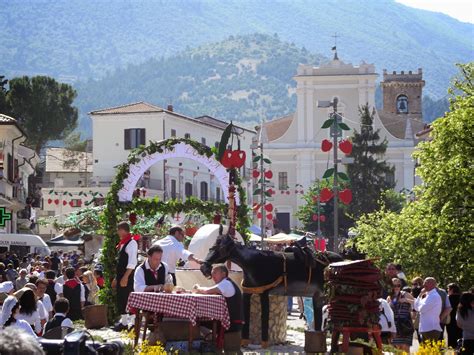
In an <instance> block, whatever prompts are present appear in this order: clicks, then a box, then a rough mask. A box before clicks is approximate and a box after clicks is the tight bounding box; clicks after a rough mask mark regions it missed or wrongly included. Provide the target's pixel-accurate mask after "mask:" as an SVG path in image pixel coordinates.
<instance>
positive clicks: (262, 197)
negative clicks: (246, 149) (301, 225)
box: [258, 125, 267, 249]
mask: <svg viewBox="0 0 474 355" xmlns="http://www.w3.org/2000/svg"><path fill="white" fill-rule="evenodd" d="M262 126H263V125H262ZM261 129H263V127H262V128H261ZM258 147H259V148H260V180H261V181H262V184H261V185H260V214H261V215H262V219H261V221H260V229H261V231H262V247H263V248H264V249H265V245H264V239H265V237H266V236H267V231H266V224H265V221H266V218H267V216H266V211H265V169H264V167H263V142H262V141H260V143H259V145H258Z"/></svg>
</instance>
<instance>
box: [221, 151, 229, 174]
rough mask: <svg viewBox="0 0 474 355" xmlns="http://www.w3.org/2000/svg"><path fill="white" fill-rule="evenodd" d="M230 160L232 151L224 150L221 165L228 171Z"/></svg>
mask: <svg viewBox="0 0 474 355" xmlns="http://www.w3.org/2000/svg"><path fill="white" fill-rule="evenodd" d="M231 159H232V151H230V150H229V149H226V150H225V151H224V154H223V155H222V158H221V164H222V165H223V166H224V168H226V169H230V168H231V167H232V161H231Z"/></svg>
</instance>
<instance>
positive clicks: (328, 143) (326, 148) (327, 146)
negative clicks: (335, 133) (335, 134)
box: [321, 139, 332, 152]
mask: <svg viewBox="0 0 474 355" xmlns="http://www.w3.org/2000/svg"><path fill="white" fill-rule="evenodd" d="M331 149H332V142H331V141H330V140H328V139H323V141H322V142H321V150H322V151H323V152H329V151H330V150H331Z"/></svg>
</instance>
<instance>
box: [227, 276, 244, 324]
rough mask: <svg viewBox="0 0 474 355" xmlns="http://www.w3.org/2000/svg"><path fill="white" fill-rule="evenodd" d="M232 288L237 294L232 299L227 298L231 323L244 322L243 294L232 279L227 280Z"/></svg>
mask: <svg viewBox="0 0 474 355" xmlns="http://www.w3.org/2000/svg"><path fill="white" fill-rule="evenodd" d="M227 280H229V281H230V283H231V284H232V286H234V290H235V293H234V295H233V296H232V297H226V298H225V301H226V302H227V308H228V309H229V317H230V322H231V323H232V322H234V321H241V322H242V321H243V320H244V315H243V309H242V292H240V288H239V286H237V285H236V284H235V282H234V281H232V280H231V279H230V278H227Z"/></svg>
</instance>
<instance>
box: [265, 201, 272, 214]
mask: <svg viewBox="0 0 474 355" xmlns="http://www.w3.org/2000/svg"><path fill="white" fill-rule="evenodd" d="M265 211H267V212H271V211H273V205H272V204H271V203H269V204H266V205H265Z"/></svg>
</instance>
